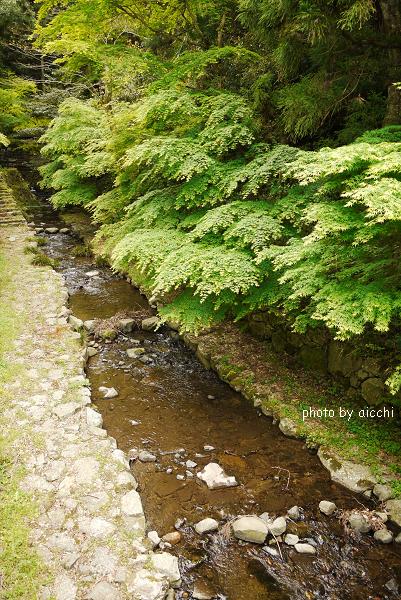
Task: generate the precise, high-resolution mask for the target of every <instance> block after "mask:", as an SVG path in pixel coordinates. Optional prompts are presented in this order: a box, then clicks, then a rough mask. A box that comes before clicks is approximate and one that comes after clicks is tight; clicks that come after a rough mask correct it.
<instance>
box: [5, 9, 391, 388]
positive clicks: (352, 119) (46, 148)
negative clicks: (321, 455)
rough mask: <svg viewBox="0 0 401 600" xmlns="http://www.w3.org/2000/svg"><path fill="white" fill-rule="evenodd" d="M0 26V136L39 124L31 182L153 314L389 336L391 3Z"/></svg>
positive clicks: (15, 12)
mask: <svg viewBox="0 0 401 600" xmlns="http://www.w3.org/2000/svg"><path fill="white" fill-rule="evenodd" d="M0 24H1V27H0V29H1V31H2V34H1V36H2V37H1V55H0V60H1V61H2V62H3V64H4V65H5V64H7V65H8V66H7V68H6V67H5V66H3V68H2V81H1V88H0V131H1V141H2V143H3V144H7V143H9V140H10V139H12V137H13V135H14V134H15V132H16V131H17V133H18V130H23V129H24V128H25V129H26V128H33V129H35V128H41V127H42V128H43V126H45V125H49V126H48V128H47V129H46V131H45V133H44V134H43V135H42V137H41V140H40V141H41V144H42V153H43V156H44V159H45V164H44V166H43V167H42V168H41V172H42V177H43V181H42V185H43V186H45V187H47V188H49V189H50V190H52V191H53V196H52V201H53V203H54V205H55V206H56V207H58V208H60V209H64V208H65V207H68V206H70V205H79V206H82V207H84V208H85V209H86V210H88V211H90V213H91V214H92V216H93V219H94V220H95V221H97V222H98V223H99V225H100V228H99V231H98V234H97V243H98V244H99V247H100V248H101V249H102V251H103V252H104V253H105V254H108V255H109V256H110V257H111V260H112V264H113V265H114V266H115V267H116V268H118V269H119V270H122V271H125V272H127V273H129V274H130V275H131V276H132V278H133V279H134V280H135V281H137V282H138V283H140V284H141V285H142V286H144V287H145V288H146V289H147V290H148V291H149V293H150V295H151V296H152V297H153V299H155V300H157V301H158V302H159V303H160V304H161V305H162V307H161V309H160V312H161V315H162V317H163V318H164V319H166V320H174V321H179V322H181V323H182V325H183V327H184V328H186V329H188V330H196V329H199V328H200V327H203V326H207V325H210V324H212V323H214V322H217V321H219V320H222V319H225V318H231V319H234V320H239V319H241V318H243V317H245V316H246V315H248V314H250V313H253V312H254V311H256V310H258V309H267V310H269V311H272V312H273V313H274V312H275V313H279V314H281V315H283V314H284V315H286V319H287V320H288V323H289V324H290V326H291V327H292V328H293V329H294V330H295V331H298V332H304V331H306V330H307V329H308V328H314V327H317V326H322V325H324V326H325V327H327V328H328V329H329V330H330V332H332V334H333V336H334V337H336V338H337V339H340V340H347V339H351V340H354V339H358V338H359V337H360V336H361V335H363V334H367V335H369V334H370V333H371V332H373V331H377V332H388V331H390V332H391V336H392V339H393V340H395V341H394V343H395V344H396V345H397V344H398V340H399V337H398V333H397V332H399V321H400V310H401V296H400V275H401V267H400V264H401V263H400V252H401V250H400V220H401V84H400V83H399V82H400V81H401V5H400V3H399V2H398V1H397V0H330V1H322V0H221V1H220V2H218V1H216V0H171V1H168V2H167V1H163V0H63V1H59V0H43V1H41V2H37V3H36V4H33V3H30V2H28V1H27V0H7V1H6V2H2V6H1V8H0ZM34 81H36V83H34ZM28 97H29V98H30V101H29V107H30V110H28V109H27V102H26V100H27V98H28ZM50 119H51V120H50ZM42 131H43V129H42ZM397 347H398V346H397ZM400 372H401V368H397V367H396V365H395V366H394V368H393V370H392V373H391V374H390V375H389V378H388V385H389V386H390V389H391V390H392V391H393V392H395V391H397V390H398V387H399V385H400V380H401V378H400V376H399V374H400Z"/></svg>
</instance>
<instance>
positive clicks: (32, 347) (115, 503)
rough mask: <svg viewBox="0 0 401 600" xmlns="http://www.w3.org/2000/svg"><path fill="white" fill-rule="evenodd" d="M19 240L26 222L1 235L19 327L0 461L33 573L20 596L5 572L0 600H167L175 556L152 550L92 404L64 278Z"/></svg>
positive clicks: (125, 470)
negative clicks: (16, 495)
mask: <svg viewBox="0 0 401 600" xmlns="http://www.w3.org/2000/svg"><path fill="white" fill-rule="evenodd" d="M29 235H30V232H29V230H28V228H26V227H25V226H19V227H6V228H5V227H3V228H1V229H0V237H1V243H0V253H1V254H2V255H3V262H4V260H5V264H6V266H7V264H9V266H10V270H12V271H13V272H14V273H16V274H17V276H16V277H14V281H8V283H6V285H3V286H2V287H3V289H2V290H1V297H0V309H1V307H4V308H5V307H12V311H13V315H14V322H15V324H17V323H18V326H19V333H18V334H17V335H16V336H15V340H14V345H13V347H10V348H9V350H8V352H7V354H6V356H5V360H4V357H3V366H4V367H5V368H6V369H7V368H8V373H9V376H8V378H7V380H6V383H5V384H4V385H3V389H2V390H1V413H2V417H1V421H0V434H1V436H2V440H3V443H2V454H3V455H4V453H6V454H7V455H8V456H9V457H11V459H12V460H11V463H10V464H9V465H8V471H9V473H8V476H9V479H14V480H17V481H18V480H19V489H20V490H22V492H23V493H22V494H21V496H20V502H23V503H26V504H27V505H28V504H32V507H33V506H36V507H37V508H36V513H35V511H28V512H31V516H30V517H29V519H28V518H27V521H26V523H25V525H26V528H27V529H29V532H30V534H29V535H30V542H31V543H32V544H33V546H34V547H35V550H36V552H37V553H38V554H39V556H40V559H41V561H42V562H43V568H42V569H39V570H40V571H41V574H40V578H41V581H39V578H38V581H31V582H30V589H25V590H23V589H20V588H21V586H19V589H20V591H19V592H18V591H15V590H17V588H18V585H17V584H16V582H13V590H14V591H13V592H10V589H11V588H10V587H8V586H9V582H8V580H7V569H4V572H3V589H4V590H5V595H4V596H2V594H1V589H0V597H5V598H29V599H30V600H33V599H34V598H41V599H51V598H52V599H55V600H74V599H81V598H82V599H83V598H89V599H92V600H103V599H107V600H116V599H121V600H122V599H124V598H131V599H141V600H156V599H163V598H165V597H167V598H174V592H173V591H172V590H171V589H170V587H174V586H175V585H176V584H177V582H178V580H179V576H180V575H179V571H178V565H177V559H176V558H175V557H173V556H170V555H169V554H167V553H159V554H153V553H152V552H151V551H150V548H149V545H148V542H147V540H146V538H145V517H144V514H143V510H142V504H141V499H140V497H139V494H138V493H137V491H136V481H135V479H134V477H133V476H132V475H131V473H130V471H129V465H128V462H127V460H126V457H125V455H124V454H123V453H122V452H121V451H120V450H118V449H117V448H116V443H115V440H114V439H113V438H110V437H108V436H107V433H106V431H105V430H104V429H102V418H101V415H100V414H99V413H97V412H96V411H95V410H94V409H93V408H91V406H90V404H91V396H90V389H89V387H88V382H87V380H86V378H85V374H84V372H83V365H84V359H83V349H82V346H81V344H80V340H79V337H80V336H79V334H78V333H75V332H73V331H72V329H71V328H70V326H69V325H68V323H67V316H68V311H67V309H66V306H65V305H66V301H67V292H66V290H65V287H64V283H63V278H62V276H61V275H60V274H58V273H56V272H55V271H53V270H52V269H51V268H49V267H34V266H33V265H32V264H31V262H30V256H31V255H30V254H26V253H24V248H25V247H26V245H27V243H30V244H32V242H30V241H29V240H28V238H29ZM10 373H11V375H10ZM32 514H34V516H32ZM6 527H7V526H6ZM9 527H10V528H12V523H10V525H9ZM3 538H5V539H9V540H10V539H11V538H12V535H11V536H10V535H9V536H7V535H4V536H3ZM3 541H4V540H3ZM15 560H16V561H18V560H19V557H18V549H16V550H15ZM10 577H11V576H10ZM17 583H18V582H17ZM10 585H11V584H10ZM7 590H8V591H7ZM7 594H8V595H7Z"/></svg>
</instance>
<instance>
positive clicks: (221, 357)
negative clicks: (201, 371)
mask: <svg viewBox="0 0 401 600" xmlns="http://www.w3.org/2000/svg"><path fill="white" fill-rule="evenodd" d="M65 219H66V221H67V222H68V223H70V225H71V226H72V227H74V228H75V230H76V232H77V234H78V235H81V236H82V237H83V239H85V241H86V243H87V244H88V245H90V247H91V249H92V250H93V252H94V253H95V254H97V255H98V256H100V257H104V248H103V244H102V243H99V241H98V242H97V243H96V244H92V243H91V239H92V235H93V234H91V233H90V231H91V228H90V227H89V226H88V219H85V218H83V215H82V214H81V215H79V214H77V213H76V212H72V213H68V212H67V213H66V214H65ZM107 258H108V256H107V255H106V259H107ZM125 276H126V277H127V278H128V279H129V280H130V281H132V283H133V284H134V285H136V286H137V287H140V288H141V291H142V292H143V293H144V294H145V295H147V296H148V297H149V296H150V293H149V290H147V289H146V286H145V285H144V281H145V279H146V278H145V277H144V276H143V274H141V273H140V272H139V271H138V270H137V269H135V265H131V266H130V269H129V272H128V273H125ZM169 325H170V326H172V327H173V328H175V329H176V330H177V331H180V324H179V323H169ZM180 335H181V337H182V339H183V340H184V341H185V342H186V344H187V345H188V346H190V347H191V348H192V350H193V351H194V352H195V353H196V355H197V357H198V358H199V359H200V360H201V362H202V363H203V364H204V366H206V367H207V368H212V369H213V370H215V371H216V372H217V374H218V375H219V377H220V378H221V379H222V380H223V381H225V382H227V383H228V384H229V385H230V386H231V387H233V388H234V389H235V390H236V391H239V392H241V393H242V394H243V395H244V396H245V397H246V398H247V399H248V400H249V401H251V402H252V403H253V404H254V405H255V407H256V408H257V409H258V410H260V411H261V412H262V413H263V414H264V415H265V416H267V417H271V418H273V420H274V421H275V422H277V423H278V424H279V427H280V429H281V431H282V433H283V434H284V435H287V436H290V437H291V436H292V437H297V438H301V439H304V440H305V444H306V446H307V447H308V448H309V449H310V450H312V451H316V452H317V453H318V456H319V459H320V460H321V462H322V464H323V465H324V466H325V467H326V468H327V469H328V470H329V472H330V475H331V477H332V479H333V480H334V481H336V482H338V483H340V484H342V485H344V486H345V487H346V488H348V489H350V490H351V491H353V492H357V493H361V494H364V496H365V497H366V498H372V499H373V500H375V501H376V502H378V503H382V502H383V503H384V502H388V505H387V509H388V511H389V513H390V515H391V518H392V519H393V520H394V522H395V523H396V524H397V525H398V526H401V499H400V498H401V426H400V419H399V414H398V411H397V410H394V411H393V413H391V412H390V413H389V415H388V416H387V417H386V418H381V417H379V418H372V417H370V416H369V415H368V416H366V409H367V408H369V410H371V409H372V408H374V407H366V406H365V405H363V404H360V403H358V402H357V401H355V400H351V399H350V398H349V397H347V396H346V394H345V393H344V391H343V390H342V388H341V387H340V386H338V385H335V382H334V381H332V380H331V379H330V378H329V377H328V378H324V377H322V376H321V375H315V374H314V373H313V372H311V371H308V370H307V369H304V368H302V367H300V366H299V365H298V364H297V365H295V366H294V364H291V362H290V357H289V356H288V355H286V354H285V353H281V354H278V353H277V352H275V351H273V350H272V349H271V346H269V344H268V343H267V342H265V341H260V340H257V339H256V338H255V337H253V336H252V335H250V334H249V333H246V332H244V331H242V330H241V328H240V327H238V326H236V325H235V324H232V323H227V322H226V323H224V324H222V325H220V326H216V327H213V328H211V329H210V330H207V331H204V332H203V333H202V334H199V335H192V334H188V333H185V332H181V333H180ZM340 408H342V409H343V413H340ZM377 408H378V409H379V407H377ZM325 409H326V416H325V414H324V410H325ZM327 411H331V412H330V413H329V414H328V412H327ZM361 411H364V412H361ZM343 415H345V416H343ZM350 415H351V416H350ZM373 490H374V492H375V493H373Z"/></svg>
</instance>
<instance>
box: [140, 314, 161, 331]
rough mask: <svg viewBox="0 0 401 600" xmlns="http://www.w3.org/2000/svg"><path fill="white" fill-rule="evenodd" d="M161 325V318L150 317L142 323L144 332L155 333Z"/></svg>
mask: <svg viewBox="0 0 401 600" xmlns="http://www.w3.org/2000/svg"><path fill="white" fill-rule="evenodd" d="M160 325H161V320H160V319H159V317H148V318H147V319H143V321H142V329H143V330H144V331H155V330H156V329H157V328H158V327H160Z"/></svg>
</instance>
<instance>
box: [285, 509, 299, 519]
mask: <svg viewBox="0 0 401 600" xmlns="http://www.w3.org/2000/svg"><path fill="white" fill-rule="evenodd" d="M287 515H288V516H289V517H290V519H292V520H293V521H298V519H300V518H301V512H300V510H299V506H292V507H291V508H289V509H288V511H287Z"/></svg>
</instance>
